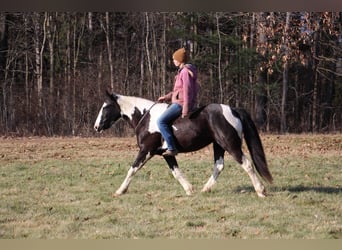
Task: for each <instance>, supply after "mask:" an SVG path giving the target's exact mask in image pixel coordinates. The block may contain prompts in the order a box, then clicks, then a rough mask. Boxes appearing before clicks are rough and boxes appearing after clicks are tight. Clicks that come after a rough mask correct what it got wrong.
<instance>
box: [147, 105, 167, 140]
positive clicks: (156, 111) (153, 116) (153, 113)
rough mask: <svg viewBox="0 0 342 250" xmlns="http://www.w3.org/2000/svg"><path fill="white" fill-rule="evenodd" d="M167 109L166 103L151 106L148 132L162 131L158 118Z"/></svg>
mask: <svg viewBox="0 0 342 250" xmlns="http://www.w3.org/2000/svg"><path fill="white" fill-rule="evenodd" d="M166 109H167V104H165V103H158V104H156V105H154V106H153V107H152V108H151V110H150V124H149V127H148V132H150V133H151V134H152V133H156V132H160V130H159V128H158V125H157V120H158V118H159V117H160V115H161V114H162V113H163V112H164V111H165V110H166Z"/></svg>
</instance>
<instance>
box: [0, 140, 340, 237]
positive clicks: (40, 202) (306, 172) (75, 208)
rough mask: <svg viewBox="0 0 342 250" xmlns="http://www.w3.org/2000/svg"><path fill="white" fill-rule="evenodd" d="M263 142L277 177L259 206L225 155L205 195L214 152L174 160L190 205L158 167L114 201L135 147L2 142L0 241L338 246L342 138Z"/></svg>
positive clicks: (126, 143) (128, 143) (125, 143)
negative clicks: (332, 242)
mask: <svg viewBox="0 0 342 250" xmlns="http://www.w3.org/2000/svg"><path fill="white" fill-rule="evenodd" d="M261 137H262V141H263V143H264V148H265V151H266V155H267V158H268V163H269V168H270V171H271V173H272V174H273V177H274V184H273V185H266V187H267V189H268V193H269V196H268V197H267V198H265V199H260V198H258V197H257V195H256V193H255V192H254V190H253V187H252V183H251V181H250V180H249V178H248V176H247V174H246V173H245V172H244V171H243V170H242V168H241V167H240V166H239V165H238V164H237V163H235V162H234V161H232V158H231V157H230V156H229V155H228V154H226V162H225V169H224V171H223V172H222V174H221V176H220V178H219V179H218V183H217V184H216V186H214V188H213V191H212V192H211V193H205V194H203V193H201V192H200V190H201V188H202V187H203V185H204V184H205V182H206V181H207V179H208V178H209V176H210V175H211V171H212V167H213V166H212V165H213V164H212V162H213V160H212V157H213V156H212V150H211V148H205V149H203V150H201V151H198V152H196V153H189V154H182V155H179V157H178V162H179V164H180V167H181V169H182V170H183V172H184V174H185V175H186V176H187V177H188V180H189V181H190V182H191V183H192V184H193V186H194V188H195V190H196V193H195V194H194V195H193V196H190V197H188V196H186V195H185V193H184V190H183V189H182V187H181V186H180V185H179V183H178V182H177V181H176V180H175V179H174V178H173V176H172V174H171V173H170V171H169V170H168V168H167V166H166V163H164V162H163V160H162V158H161V157H155V158H153V159H152V160H151V161H150V162H149V163H148V164H147V165H146V166H145V167H144V169H142V170H141V171H140V172H138V173H137V175H136V176H135V178H134V179H133V182H132V184H131V186H130V188H129V190H128V193H127V194H125V195H123V196H121V197H118V198H113V197H112V193H114V192H115V190H116V189H117V188H118V187H119V185H120V184H121V182H122V181H123V179H124V177H125V175H126V172H127V170H128V168H129V166H130V164H131V163H132V162H133V160H134V158H135V156H136V152H137V147H136V143H135V139H134V138H60V137H58V138H35V137H33V138H1V139H0V145H1V150H0V198H1V199H0V238H2V239H12V238H15V239H23V238H34V239H66V238H68V239H70V238H71V239H83V238H87V239H117V238H120V239H127V238H129V239H131V238H186V239H188V238H191V239H198V238H210V239H231V238H233V239H241V238H242V239H256V238H258V239H308V238H309V239H335V238H339V239H341V238H342V135H341V134H335V135H281V136H279V135H265V134H263V135H261ZM244 148H245V146H244Z"/></svg>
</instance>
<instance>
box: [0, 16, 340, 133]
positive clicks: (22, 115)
mask: <svg viewBox="0 0 342 250" xmlns="http://www.w3.org/2000/svg"><path fill="white" fill-rule="evenodd" d="M341 23H342V13H341V12H246V13H245V12H209V13H201V12H190V13H184V12H166V13H164V12H132V13H131V12H86V13H80V12H75V13H74V12H30V13H7V12H1V13H0V83H1V85H0V86H1V88H0V134H3V135H9V134H12V135H21V136H22V135H47V136H53V135H87V136H89V135H93V128H92V127H93V123H94V121H95V119H96V115H97V112H98V109H99V108H100V106H101V105H102V102H103V100H104V91H105V89H108V88H109V89H112V90H113V91H114V92H117V93H120V94H125V95H134V96H140V97H145V98H149V99H152V100H156V99H157V98H158V97H159V96H160V95H163V94H165V93H166V92H168V91H170V90H171V89H172V86H173V79H174V75H175V73H176V68H175V67H174V66H173V64H172V53H173V52H174V51H175V50H176V49H178V48H180V47H185V48H186V49H187V50H188V51H189V54H190V61H191V63H193V64H195V65H196V67H197V69H198V72H199V83H200V86H201V90H200V96H199V104H200V105H205V104H208V103H212V102H216V103H225V104H229V105H232V106H236V107H237V106H238V107H243V108H245V109H247V110H248V111H249V112H250V113H251V115H252V117H253V119H254V121H255V122H256V124H257V126H258V127H259V129H260V130H263V131H266V132H277V133H278V132H280V133H286V132H294V133H301V132H341V130H342V129H341V127H342V126H341V124H342V114H341V113H342V112H341V111H342V91H341V90H342V46H341V45H342V26H341ZM111 131H112V133H115V134H117V135H126V134H127V131H128V130H126V126H125V125H124V124H123V123H122V124H121V123H119V124H118V126H116V128H114V129H113V130H111Z"/></svg>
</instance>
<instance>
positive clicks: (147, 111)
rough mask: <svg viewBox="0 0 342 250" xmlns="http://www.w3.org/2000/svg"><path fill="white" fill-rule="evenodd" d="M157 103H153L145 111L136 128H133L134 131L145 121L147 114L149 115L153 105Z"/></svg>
mask: <svg viewBox="0 0 342 250" xmlns="http://www.w3.org/2000/svg"><path fill="white" fill-rule="evenodd" d="M157 103H158V102H155V103H153V104H152V106H151V107H150V108H149V109H148V110H146V112H145V114H144V115H143V116H142V117H141V118H140V120H139V122H138V124H137V126H135V130H136V129H137V128H138V127H139V125H140V123H141V122H142V121H143V120H144V119H145V117H146V115H147V114H148V113H150V111H151V109H152V108H153V107H154V105H156V104H157Z"/></svg>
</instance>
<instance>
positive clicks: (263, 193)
mask: <svg viewBox="0 0 342 250" xmlns="http://www.w3.org/2000/svg"><path fill="white" fill-rule="evenodd" d="M257 195H258V196H259V197H260V198H266V196H267V195H266V193H265V192H261V193H257Z"/></svg>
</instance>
